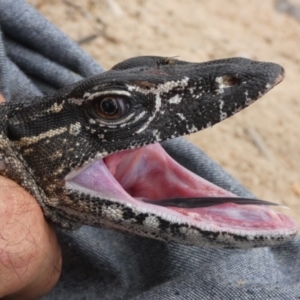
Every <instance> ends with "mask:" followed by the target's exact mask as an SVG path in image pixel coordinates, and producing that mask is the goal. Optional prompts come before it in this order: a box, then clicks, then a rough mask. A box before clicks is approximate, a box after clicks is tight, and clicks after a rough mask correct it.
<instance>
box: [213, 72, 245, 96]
mask: <svg viewBox="0 0 300 300" xmlns="http://www.w3.org/2000/svg"><path fill="white" fill-rule="evenodd" d="M240 82H241V79H240V78H239V77H238V76H236V75H223V76H218V77H216V78H215V80H214V83H213V86H212V88H213V93H215V94H217V95H219V94H222V93H224V89H226V88H230V87H233V86H235V85H239V84H240Z"/></svg>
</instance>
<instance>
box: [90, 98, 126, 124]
mask: <svg viewBox="0 0 300 300" xmlns="http://www.w3.org/2000/svg"><path fill="white" fill-rule="evenodd" d="M94 108H95V112H96V114H97V115H98V116H99V117H101V118H103V119H109V120H115V119H119V118H121V117H123V116H124V114H126V113H127V111H128V103H127V101H126V100H125V99H124V98H122V97H115V96H108V97H105V98H102V99H101V100H99V101H95V107H94Z"/></svg>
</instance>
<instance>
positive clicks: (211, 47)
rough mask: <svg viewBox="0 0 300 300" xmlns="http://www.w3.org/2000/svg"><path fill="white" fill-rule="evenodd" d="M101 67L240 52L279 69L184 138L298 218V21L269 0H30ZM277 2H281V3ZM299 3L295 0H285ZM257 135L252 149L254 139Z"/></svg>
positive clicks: (207, 57) (299, 101) (283, 5)
mask: <svg viewBox="0 0 300 300" xmlns="http://www.w3.org/2000/svg"><path fill="white" fill-rule="evenodd" d="M29 2H30V3H31V4H33V5H34V6H35V7H36V8H37V9H39V10H40V11H41V13H42V14H44V15H45V16H46V17H47V18H48V19H49V20H51V21H52V22H53V23H55V24H56V25H57V26H58V27H60V28H61V29H62V30H63V31H64V32H65V33H66V34H67V35H69V36H70V37H71V38H73V39H74V40H75V41H82V39H85V38H86V37H89V36H93V35H96V37H95V38H94V39H92V40H90V41H89V42H85V43H82V47H83V48H84V49H85V50H86V51H87V52H89V53H90V54H91V55H92V56H93V57H94V58H96V59H97V60H98V61H99V62H100V63H101V64H102V65H103V66H104V67H105V68H110V67H111V66H113V65H114V64H115V63H117V62H119V61H122V60H124V59H126V58H129V57H133V56H137V55H148V54H152V55H162V56H171V57H172V56H180V58H181V59H184V60H188V61H207V60H211V59H217V58H224V57H231V56H244V57H247V58H252V59H257V60H263V61H264V60H265V61H273V62H277V63H279V64H281V65H282V66H283V67H284V68H285V70H286V78H285V80H284V82H283V83H281V84H280V85H279V86H277V87H276V88H275V89H274V90H272V91H271V92H270V93H269V94H268V95H266V96H264V97H263V98H262V99H260V100H259V101H258V102H257V103H255V104H254V105H252V106H251V107H249V108H247V109H246V110H244V111H242V112H241V113H239V114H238V115H236V116H234V117H232V118H230V119H228V120H226V121H224V122H222V123H220V124H218V125H216V126H214V127H213V128H210V129H206V130H204V131H201V132H199V133H197V134H193V135H191V136H188V137H187V138H188V139H189V140H190V141H192V142H193V143H195V144H196V145H197V146H199V147H201V148H202V149H203V150H205V151H206V153H208V154H209V155H210V156H211V157H212V158H213V159H214V160H216V161H217V162H218V163H220V164H221V165H222V166H223V167H224V168H225V169H226V170H227V171H228V172H230V173H231V174H232V175H234V176H235V177H236V178H237V179H238V180H240V181H241V182H242V183H243V184H244V185H245V186H246V187H247V188H248V189H249V190H251V191H252V192H253V193H254V194H256V195H257V196H258V197H260V198H262V199H266V200H271V201H277V202H279V203H282V204H284V205H287V206H289V207H290V208H291V209H290V210H289V211H287V210H286V211H285V213H287V214H289V215H291V216H293V217H295V218H297V219H298V220H299V222H300V97H299V94H300V88H299V81H300V51H299V45H300V22H299V20H297V18H296V16H297V13H299V11H297V9H296V8H297V7H296V8H292V9H291V8H289V11H290V12H291V13H293V14H294V16H292V15H291V14H286V13H283V12H282V11H279V10H278V9H276V5H277V6H278V2H277V1H271V0H264V1H262V0H252V1H243V0H223V1H219V0H210V1H201V0H185V1H181V0H164V1H162V0H145V1H142V0H131V1H121V0H102V1H101V0H77V1H71V0H65V1H58V0H56V1H55V0H54V1H46V0H30V1H29ZM280 3H281V7H285V5H286V2H285V1H281V2H280ZM292 4H294V5H296V6H299V8H300V1H299V0H298V1H292ZM256 139H258V140H259V145H260V147H262V148H263V149H260V147H258V146H257V145H256V143H255V142H254V141H255V140H256Z"/></svg>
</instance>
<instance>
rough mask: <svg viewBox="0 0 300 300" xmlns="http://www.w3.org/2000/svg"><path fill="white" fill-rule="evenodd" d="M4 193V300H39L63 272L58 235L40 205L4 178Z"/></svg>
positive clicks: (0, 237)
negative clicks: (47, 220) (37, 299)
mask: <svg viewBox="0 0 300 300" xmlns="http://www.w3.org/2000/svg"><path fill="white" fill-rule="evenodd" d="M0 191H1V192H0V298H2V297H4V296H6V295H10V296H8V298H7V299H36V298H39V297H41V296H42V295H44V294H46V293H47V292H48V291H49V290H50V289H51V288H52V287H53V286H54V285H55V284H56V282H57V280H58V278H59V275H60V271H61V252H60V248H59V246H58V244H57V240H56V235H55V232H54V230H53V229H52V228H51V227H50V226H49V224H48V223H47V222H46V221H45V219H44V216H43V213H42V211H41V208H40V207H39V205H38V203H37V201H36V200H35V199H34V198H33V197H31V196H30V195H29V194H28V193H27V192H26V191H25V190H24V189H22V188H21V187H20V186H18V185H17V184H16V183H14V182H13V181H11V180H9V179H7V178H4V177H2V176H0ZM4 299H5V298H4Z"/></svg>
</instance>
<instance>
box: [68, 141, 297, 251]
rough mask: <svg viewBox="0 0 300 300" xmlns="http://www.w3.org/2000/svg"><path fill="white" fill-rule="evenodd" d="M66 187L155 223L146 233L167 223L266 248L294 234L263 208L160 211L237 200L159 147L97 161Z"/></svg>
mask: <svg viewBox="0 0 300 300" xmlns="http://www.w3.org/2000/svg"><path fill="white" fill-rule="evenodd" d="M66 187H67V188H68V189H72V190H78V191H81V192H83V193H87V194H90V195H93V196H95V197H97V198H99V199H106V200H109V201H111V202H112V203H116V204H120V205H121V206H122V207H128V208H130V209H133V211H135V213H134V214H135V215H139V214H145V213H146V214H148V215H149V216H151V218H152V220H154V219H155V218H158V219H157V220H156V221H153V222H152V223H151V222H150V221H147V222H146V224H144V225H143V226H144V227H145V228H148V229H149V230H151V224H152V225H153V226H154V225H155V224H156V225H157V224H158V223H159V222H158V220H165V221H167V222H168V223H169V224H170V226H172V224H173V226H180V228H185V229H183V231H185V232H186V234H187V232H188V231H190V230H192V229H193V230H195V229H198V230H200V231H201V232H209V233H211V234H212V235H214V234H223V237H224V234H225V235H231V236H234V237H235V240H236V237H240V238H243V239H245V238H248V240H251V239H252V240H255V237H260V239H264V240H268V245H269V244H270V243H271V242H270V241H272V240H273V241H275V240H276V241H277V240H287V239H290V238H291V237H292V236H293V235H295V234H296V232H297V229H298V226H297V224H296V222H295V221H294V220H292V219H290V218H289V217H287V216H285V215H284V214H281V213H279V212H276V211H273V210H271V209H270V208H269V207H266V206H256V205H237V204H234V203H225V204H222V205H215V206H209V207H205V208H193V209H190V208H189V209H186V208H178V207H161V206H160V205H159V201H160V200H161V199H164V198H172V197H181V198H189V197H199V196H205V197H216V196H217V197H221V196H225V197H235V195H234V194H232V193H230V192H228V191H225V190H223V189H221V188H219V187H217V186H215V185H213V184H212V183H210V182H208V181H206V180H204V179H203V178H201V177H199V176H197V175H195V174H193V173H191V172H190V171H188V170H186V169H184V168H183V167H182V166H180V165H179V164H178V163H176V162H175V161H173V159H172V158H170V157H169V156H168V155H167V153H166V152H165V151H164V150H163V149H162V148H161V146H160V145H159V144H154V145H149V146H145V147H142V148H139V149H135V150H126V151H121V152H118V153H115V154H112V155H110V156H108V157H106V158H105V159H104V160H98V161H95V162H93V163H92V164H90V165H88V166H85V167H83V168H82V169H81V170H77V171H76V172H75V173H71V174H69V175H68V176H67V177H66ZM128 192H129V193H128ZM140 198H142V199H151V200H155V201H157V205H155V204H147V203H144V202H143V201H141V200H140ZM154 203H155V202H154ZM151 218H150V219H151ZM124 226H125V225H124ZM188 228H190V229H189V230H188ZM196 231H197V230H196ZM189 234H191V233H189ZM262 237H264V238H262ZM227 238H228V237H227ZM248 244H249V243H248ZM250 244H251V243H250Z"/></svg>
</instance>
